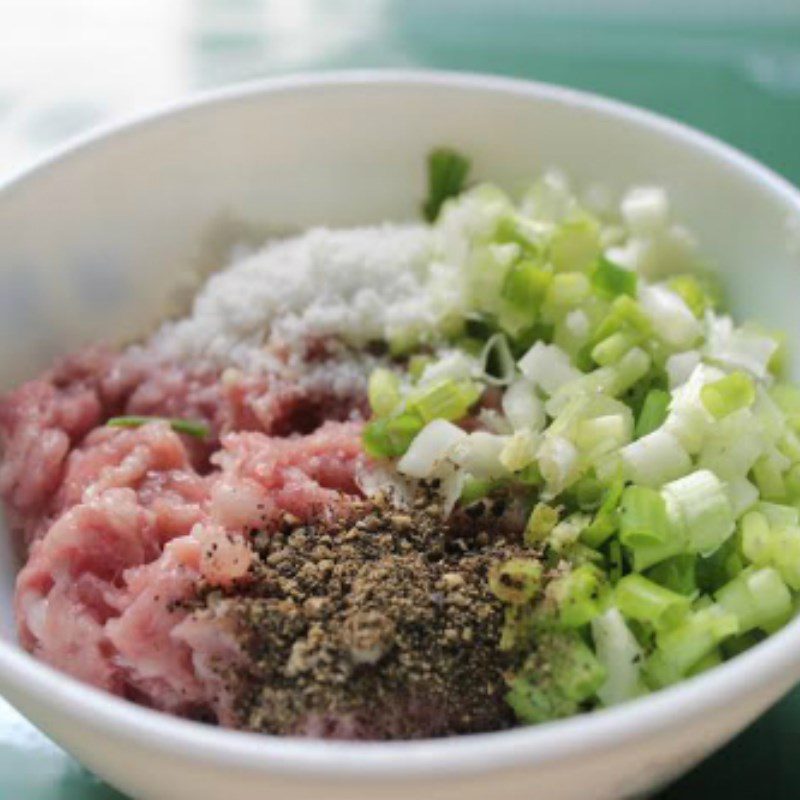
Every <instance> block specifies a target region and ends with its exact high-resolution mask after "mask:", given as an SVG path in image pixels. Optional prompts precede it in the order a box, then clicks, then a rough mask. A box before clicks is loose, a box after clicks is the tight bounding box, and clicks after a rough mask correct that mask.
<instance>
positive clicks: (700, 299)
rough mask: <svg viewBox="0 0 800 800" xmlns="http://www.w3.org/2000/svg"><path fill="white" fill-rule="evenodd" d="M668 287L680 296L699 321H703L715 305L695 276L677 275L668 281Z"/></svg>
mask: <svg viewBox="0 0 800 800" xmlns="http://www.w3.org/2000/svg"><path fill="white" fill-rule="evenodd" d="M667 286H668V287H669V288H670V289H672V291H673V292H675V293H676V294H678V295H680V297H681V299H682V300H683V302H684V303H686V305H687V306H688V307H689V309H690V310H691V312H692V313H693V314H694V315H695V316H696V317H697V318H698V319H702V318H703V315H704V314H705V313H706V310H707V309H709V308H713V307H714V305H715V301H714V299H713V298H712V297H711V296H710V295H709V294H708V292H706V290H705V289H704V288H703V287H702V286H701V284H700V281H699V280H698V279H697V276H695V275H676V276H675V277H674V278H670V280H669V281H667Z"/></svg>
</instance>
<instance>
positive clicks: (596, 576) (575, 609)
mask: <svg viewBox="0 0 800 800" xmlns="http://www.w3.org/2000/svg"><path fill="white" fill-rule="evenodd" d="M602 590H603V575H602V573H601V572H600V570H599V569H597V567H594V566H591V565H589V564H584V565H583V566H580V567H577V568H575V569H573V570H571V571H570V572H568V573H567V574H566V575H563V576H562V577H560V578H556V579H555V580H553V581H552V582H551V583H550V584H549V585H548V587H547V590H546V596H547V599H548V600H549V601H550V602H551V603H553V604H554V605H555V610H556V615H557V618H558V622H559V624H560V625H562V626H563V627H565V628H580V627H582V626H583V625H586V624H587V623H588V622H590V621H591V620H592V619H593V618H594V617H596V616H597V614H598V613H600V601H601V594H602Z"/></svg>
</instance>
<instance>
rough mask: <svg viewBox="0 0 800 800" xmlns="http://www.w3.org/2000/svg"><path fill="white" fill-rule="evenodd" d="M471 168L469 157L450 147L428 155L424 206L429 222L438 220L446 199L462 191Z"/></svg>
mask: <svg viewBox="0 0 800 800" xmlns="http://www.w3.org/2000/svg"><path fill="white" fill-rule="evenodd" d="M469 168H470V162H469V159H467V158H465V157H464V156H462V155H461V154H460V153H458V152H456V151H455V150H451V149H450V148H448V147H440V148H438V149H437V150H433V151H432V152H431V153H430V154H429V155H428V199H427V200H426V201H425V205H424V206H423V207H422V213H423V216H424V217H425V219H426V220H427V221H428V222H433V221H434V220H436V218H437V217H438V216H439V212H440V211H441V209H442V206H443V205H444V202H445V200H448V199H449V198H451V197H455V196H456V195H458V194H460V193H461V191H462V190H463V188H464V182H465V181H466V179H467V174H468V173H469Z"/></svg>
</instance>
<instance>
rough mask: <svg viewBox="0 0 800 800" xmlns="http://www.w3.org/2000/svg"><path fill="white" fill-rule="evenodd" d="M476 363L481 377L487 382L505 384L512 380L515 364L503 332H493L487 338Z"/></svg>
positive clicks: (515, 368) (496, 384) (494, 384)
mask: <svg viewBox="0 0 800 800" xmlns="http://www.w3.org/2000/svg"><path fill="white" fill-rule="evenodd" d="M478 364H479V367H480V371H481V378H482V379H483V380H484V381H486V383H488V384H491V385H493V386H505V385H507V384H509V383H511V381H513V380H514V375H515V374H516V370H517V365H516V363H515V361H514V356H513V355H512V354H511V348H510V347H509V345H508V339H507V338H506V335H505V334H503V333H495V334H494V335H493V336H491V337H490V338H489V339H488V340H487V342H486V344H485V345H484V347H483V351H482V352H481V355H480V358H479V359H478Z"/></svg>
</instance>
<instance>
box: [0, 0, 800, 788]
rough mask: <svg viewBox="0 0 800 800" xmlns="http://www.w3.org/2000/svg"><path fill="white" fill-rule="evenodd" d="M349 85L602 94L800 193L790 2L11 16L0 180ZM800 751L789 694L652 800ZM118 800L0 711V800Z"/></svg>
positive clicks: (66, 9) (342, 3) (131, 0)
mask: <svg viewBox="0 0 800 800" xmlns="http://www.w3.org/2000/svg"><path fill="white" fill-rule="evenodd" d="M350 67H356V68H365V67H402V68H413V67H428V68H442V69H453V70H470V71H477V72H491V73H498V74H505V75H514V76H519V77H527V78H534V79H537V80H541V81H549V82H553V83H560V84H564V85H568V86H575V87H579V88H581V89H587V90H590V91H595V92H598V93H601V94H604V95H608V96H612V97H616V98H619V99H622V100H626V101H628V102H630V103H634V104H637V105H640V106H644V107H647V108H651V109H654V110H656V111H660V112H662V113H664V114H667V115H669V116H672V117H674V118H676V119H680V120H683V121H684V122H687V123H689V124H691V125H694V126H696V127H698V128H701V129H702V130H705V131H707V132H710V133H712V134H714V135H716V136H719V137H720V138H722V139H724V140H726V141H728V142H730V143H731V144H734V145H736V146H737V147H740V148H741V149H743V150H745V151H747V152H748V153H750V154H752V155H754V156H755V157H756V158H758V159H760V160H762V161H763V162H765V163H766V164H768V165H770V166H771V167H773V168H774V169H775V170H777V171H778V172H780V173H782V174H783V175H785V176H786V177H787V178H789V179H790V180H792V181H793V182H795V183H800V0H760V1H756V0H752V1H751V0H694V1H693V2H690V1H689V0H672V2H669V0H654V2H647V0H638V2H637V0H561V1H560V2H559V1H558V0H551V2H535V1H533V0H529V1H528V2H525V0H518V1H517V2H515V1H514V0H491V2H488V1H487V2H481V1H480V0H405V1H404V0H283V1H281V0H273V1H271V0H196V2H191V0H175V1H174V2H169V3H164V2H163V0H115V2H114V3H100V2H97V1H96V0H81V2H77V1H75V0H73V2H70V3H68V4H65V3H62V2H61V1H60V0H35V1H34V0H4V3H3V15H2V26H0V177H1V176H2V173H3V172H4V171H5V172H6V173H7V172H9V171H11V170H14V169H17V168H19V167H20V166H22V165H23V164H24V163H25V162H26V161H27V160H28V159H30V158H33V157H35V156H37V155H38V154H40V153H41V152H43V151H45V150H46V149H47V148H49V147H52V146H54V145H56V144H58V143H60V142H61V141H63V140H64V139H65V138H68V137H69V136H71V135H74V134H76V133H78V132H80V131H82V130H84V129H86V128H87V127H90V126H91V125H93V124H96V123H98V122H101V121H106V120H108V119H109V118H113V117H114V116H117V115H120V114H123V113H129V112H131V111H134V110H138V109H140V108H143V107H147V106H151V105H154V104H157V103H162V102H164V101H167V100H170V99H172V98H175V97H178V96H181V95H182V94H185V93H186V92H189V91H194V90H197V89H203V88H208V87H211V86H217V85H221V84H224V83H227V82H230V81H235V80H243V79H250V78H255V77H259V76H264V75H275V74H285V73H288V72H293V71H298V70H309V69H342V68H350ZM798 745H800V690H798V691H795V692H794V693H793V694H791V695H790V696H789V697H787V698H786V699H785V700H783V701H782V702H781V703H779V704H778V705H777V706H776V707H775V708H773V709H772V710H771V711H770V712H769V713H768V714H766V715H765V716H764V717H763V718H762V719H760V720H759V721H758V722H756V723H755V724H754V725H753V726H752V727H751V728H750V729H749V730H747V731H746V732H745V733H743V734H742V735H741V736H739V737H738V738H737V739H736V740H734V741H733V742H732V743H731V744H729V745H728V746H727V747H726V748H725V749H723V750H722V751H721V752H719V753H717V754H716V755H714V756H712V757H711V758H710V759H708V760H707V761H706V762H705V763H703V764H702V765H701V766H699V767H698V768H697V769H695V770H694V771H693V772H692V773H690V774H689V775H687V776H686V777H685V778H683V779H682V780H681V781H679V782H678V783H677V784H676V785H674V786H673V787H671V788H670V789H668V790H667V791H666V792H664V793H663V794H662V795H661V796H660V797H662V798H664V800H666V799H669V800H674V799H676V798H681V800H692V799H693V798H709V797H711V798H714V797H725V798H727V800H738V799H740V798H741V800H744V799H745V798H748V799H749V798H751V797H754V796H757V797H759V798H761V799H762V800H767V799H769V798H780V799H781V800H783V799H784V798H785V799H786V800H789V798H797V797H800V758H798V757H797V756H796V755H795V752H794V751H795V749H796V748H797V747H798ZM119 797H120V795H119V794H117V793H116V792H114V791H113V790H112V789H110V788H108V787H106V786H104V785H103V784H102V783H100V782H99V781H98V780H97V779H95V778H94V777H93V776H91V775H90V774H89V773H87V772H86V771H85V770H83V769H82V768H81V767H80V766H79V765H78V764H76V763H75V762H74V761H73V760H72V759H71V758H70V757H69V756H67V755H66V754H65V753H63V751H61V750H60V749H59V748H57V747H56V746H55V745H54V744H52V743H51V742H50V741H49V740H48V739H46V738H45V737H44V736H43V735H42V734H40V733H39V732H38V731H37V730H35V729H34V728H33V727H32V726H30V725H29V724H28V723H27V722H25V721H24V720H23V719H22V718H21V717H19V716H18V715H17V714H16V713H15V712H14V711H13V710H12V709H11V708H10V707H9V706H7V705H5V704H4V703H3V702H2V701H1V700H0V800H56V799H58V800H62V799H63V800H67V798H69V800H109V799H110V798H119ZM287 800H289V799H288V798H287Z"/></svg>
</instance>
